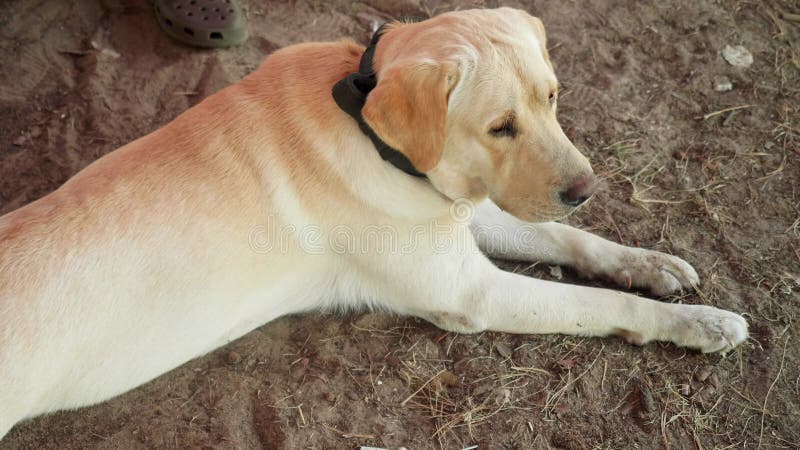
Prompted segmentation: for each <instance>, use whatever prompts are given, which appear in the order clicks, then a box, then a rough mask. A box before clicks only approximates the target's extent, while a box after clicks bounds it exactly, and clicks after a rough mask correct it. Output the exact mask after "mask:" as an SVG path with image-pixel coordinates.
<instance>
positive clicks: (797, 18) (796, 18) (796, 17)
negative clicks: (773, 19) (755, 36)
mask: <svg viewBox="0 0 800 450" xmlns="http://www.w3.org/2000/svg"><path fill="white" fill-rule="evenodd" d="M781 19H783V20H788V21H790V22H800V14H792V13H787V12H785V13H781Z"/></svg>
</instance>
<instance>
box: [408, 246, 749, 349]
mask: <svg viewBox="0 0 800 450" xmlns="http://www.w3.org/2000/svg"><path fill="white" fill-rule="evenodd" d="M476 257H478V256H477V255H476ZM463 267H465V268H467V267H470V265H469V264H467V265H464V266H463ZM472 267H475V265H472ZM489 267H490V266H489V265H484V266H482V269H481V272H482V273H480V274H478V273H466V272H469V270H466V271H464V272H462V273H461V276H462V277H464V281H465V286H468V288H467V289H466V290H462V292H461V293H459V294H458V295H460V298H455V299H453V298H452V297H450V298H445V297H443V298H440V299H436V298H431V297H428V300H427V303H425V308H426V309H427V311H425V312H423V313H422V314H419V312H421V311H419V310H418V311H417V312H418V315H421V316H422V317H423V318H425V319H427V320H430V321H431V322H433V323H435V324H436V325H438V326H439V327H441V328H444V329H448V330H452V331H458V332H477V331H481V330H493V331H503V332H509V333H536V334H539V333H541V334H544V333H559V334H572V335H584V336H607V335H618V336H622V337H624V338H625V339H626V340H628V341H629V342H633V343H636V344H639V345H641V344H644V343H647V342H650V341H668V342H672V343H674V344H677V345H679V346H683V347H690V348H694V349H698V350H701V351H703V352H725V351H728V350H730V349H732V348H733V347H735V346H737V345H738V344H740V343H741V342H743V341H744V340H745V339H746V338H747V323H746V322H745V320H744V319H743V318H742V317H741V316H739V315H737V314H734V313H732V312H728V311H724V310H721V309H718V308H714V307H710V306H703V305H682V304H671V303H662V302H658V301H655V300H650V299H645V298H641V297H637V296H635V295H632V294H627V293H623V292H618V291H612V290H608V289H598V288H591V287H585V286H576V285H568V284H562V283H555V282H551V281H545V280H538V279H535V278H530V277H526V276H524V275H519V274H515V273H510V272H505V271H502V270H500V269H497V268H493V269H489ZM491 267H494V266H491ZM432 271H433V269H432ZM467 280H470V281H472V280H474V281H476V282H467ZM440 300H441V301H440Z"/></svg>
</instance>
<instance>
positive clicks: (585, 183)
mask: <svg viewBox="0 0 800 450" xmlns="http://www.w3.org/2000/svg"><path fill="white" fill-rule="evenodd" d="M596 188H597V177H595V176H594V174H592V173H591V172H586V173H584V174H583V175H581V177H580V178H579V179H578V181H576V182H575V183H573V184H572V186H570V187H568V188H567V189H566V190H564V191H561V192H560V193H559V194H558V195H559V198H560V199H561V202H562V203H564V204H565V205H568V206H572V207H576V206H580V205H581V204H583V203H584V202H585V201H586V200H589V197H591V196H592V194H594V191H595V190H596Z"/></svg>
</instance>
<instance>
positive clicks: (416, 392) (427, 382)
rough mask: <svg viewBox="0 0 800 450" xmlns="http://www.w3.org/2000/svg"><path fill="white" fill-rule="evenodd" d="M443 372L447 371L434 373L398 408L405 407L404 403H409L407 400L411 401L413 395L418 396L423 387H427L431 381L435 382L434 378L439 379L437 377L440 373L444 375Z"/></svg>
mask: <svg viewBox="0 0 800 450" xmlns="http://www.w3.org/2000/svg"><path fill="white" fill-rule="evenodd" d="M445 370H447V369H442V370H440V371H438V372H436V375H434V376H432V377H431V378H430V379H429V380H428V381H426V382H425V383H423V384H422V386H420V387H419V389H417V390H416V391H414V393H413V394H411V395H409V396H408V397H407V398H406V399H405V400H403V401H402V402H400V406H406V403H408V401H409V400H411V399H412V398H414V396H415V395H417V394H419V393H420V391H422V390H423V389H424V388H425V386H427V385H429V384H430V382H431V381H433V380H435V379H436V378H438V377H439V375H441V374H442V373H444V371H445Z"/></svg>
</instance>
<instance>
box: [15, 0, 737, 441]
mask: <svg viewBox="0 0 800 450" xmlns="http://www.w3.org/2000/svg"><path fill="white" fill-rule="evenodd" d="M463 30H469V33H468V34H467V35H464V34H463V33H462V32H461V31H463ZM433 38H435V39H433ZM544 39H545V38H544V30H543V28H542V27H541V22H539V21H538V19H535V18H532V17H530V16H528V15H527V14H526V13H523V12H519V11H515V10H511V9H501V10H491V11H464V12H458V13H451V14H445V15H442V16H439V17H437V18H435V19H431V20H429V21H426V22H422V23H420V24H408V25H397V26H395V27H393V28H392V29H391V30H390V31H389V32H387V34H386V36H385V37H384V38H383V40H382V41H381V42H382V43H381V44H380V45H379V47H378V54H377V55H376V67H377V68H378V71H379V72H378V78H379V80H380V81H379V88H380V89H381V91H380V92H379V93H377V94H375V96H374V97H373V96H372V95H371V98H370V100H369V101H368V107H369V110H368V112H369V114H366V112H365V115H368V119H369V120H370V121H371V124H372V125H373V126H374V128H375V129H376V130H379V134H381V135H382V136H384V137H386V139H387V140H393V141H394V142H397V145H398V146H400V147H401V150H402V151H404V152H406V153H407V154H409V155H410V156H411V157H412V159H413V160H414V161H415V163H417V164H421V165H429V166H430V168H429V170H428V175H429V177H430V179H431V181H432V185H431V184H430V183H428V182H426V181H424V180H419V179H415V178H412V177H410V176H408V175H406V174H405V173H402V172H400V171H399V170H397V169H396V168H394V167H392V166H390V165H388V164H387V163H385V162H384V161H383V160H381V159H380V157H379V156H378V154H377V153H376V151H375V150H374V148H373V146H372V144H371V142H370V141H369V139H367V137H365V136H364V135H363V134H362V133H361V132H360V131H359V129H358V127H357V126H356V123H355V122H354V121H353V120H352V119H351V118H350V117H349V116H347V115H346V114H344V113H343V112H341V111H340V110H339V109H338V108H337V107H336V105H335V104H334V103H333V101H332V99H331V98H330V89H331V87H332V85H333V84H334V83H335V82H336V81H338V80H339V79H340V78H342V77H343V76H344V75H346V74H348V73H350V72H353V71H355V70H356V67H357V65H358V60H359V58H360V55H361V52H363V47H360V46H358V45H356V44H353V43H350V42H339V43H323V44H304V45H299V46H293V47H289V48H286V49H283V50H280V51H278V52H276V53H275V54H273V55H272V56H270V57H269V58H268V59H267V61H266V62H265V63H264V65H263V66H262V67H261V68H260V69H258V70H257V71H256V72H254V73H253V74H252V75H250V76H249V77H247V78H246V79H245V80H243V81H241V82H240V83H237V84H235V85H233V86H231V87H229V88H227V89H225V90H223V91H221V92H219V93H217V94H215V95H213V96H211V97H209V98H208V99H206V100H205V101H204V102H202V103H201V104H199V105H197V106H196V107H194V108H192V109H190V110H189V111H187V112H186V113H184V114H183V115H181V116H180V117H178V118H177V119H176V120H174V121H173V122H171V123H169V124H167V125H166V126H165V127H163V128H161V129H159V130H158V131H156V132H154V133H152V134H150V135H148V136H145V137H143V138H141V139H139V140H136V141H134V142H132V143H130V144H128V145H126V146H124V147H122V148H120V149H119V150H117V151H115V152H112V153H110V154H109V155H107V156H105V157H103V158H101V159H100V160H98V161H97V162H95V163H94V164H92V165H91V166H89V167H87V168H86V169H85V170H83V171H82V172H80V173H79V174H77V175H75V176H74V177H73V178H72V179H71V180H69V181H68V182H67V183H66V184H65V185H64V186H62V187H61V188H59V189H58V190H56V191H55V192H53V193H51V194H50V195H48V196H46V197H44V198H42V199H40V200H37V201H35V202H33V203H31V204H30V205H27V206H25V207H23V208H21V209H19V210H17V211H14V212H11V213H10V214H7V215H5V216H3V217H2V218H0V437H2V436H3V435H4V434H6V432H7V431H8V430H9V429H10V428H11V427H12V426H14V424H16V423H17V422H19V421H21V420H24V419H26V418H30V417H34V416H37V415H40V414H44V413H48V412H51V411H56V410H61V409H68V408H78V407H81V406H86V405H91V404H93V403H97V402H101V401H104V400H106V399H109V398H111V397H114V396H116V395H119V394H121V393H123V392H125V391H127V390H129V389H131V388H134V387H136V386H138V385H140V384H142V383H145V382H147V381H148V380H151V379H153V378H154V377H157V376H159V375H161V374H163V373H165V372H167V371H169V370H171V369H173V368H175V367H177V366H179V365H180V364H183V363H184V362H186V361H188V360H190V359H192V358H195V357H197V356H200V355H202V354H204V353H206V352H208V351H210V350H212V349H214V348H217V347H219V346H221V345H224V344H225V343H227V342H230V341H231V340H233V339H236V338H238V337H239V336H242V335H243V334H245V333H247V332H248V331H250V330H252V329H254V328H256V327H258V326H260V325H262V324H265V323H267V322H269V321H271V320H273V319H275V318H277V317H280V316H282V315H285V314H290V313H297V312H301V311H311V310H317V309H321V308H329V309H339V308H351V307H378V308H382V309H385V310H389V311H393V312H396V313H399V314H408V315H414V316H418V317H422V318H425V319H427V320H429V321H431V322H433V323H435V324H436V325H438V326H440V327H442V328H444V329H447V330H453V331H458V332H465V333H473V332H478V331H482V330H497V331H506V332H511V333H568V334H580V335H586V336H605V335H609V334H618V335H623V336H625V337H626V338H628V339H629V340H632V341H635V342H637V343H639V344H643V343H646V342H650V341H653V340H662V341H668V342H673V343H675V344H677V345H681V346H687V347H692V348H696V349H699V350H701V351H704V352H718V351H727V350H730V349H731V348H733V347H735V346H736V345H737V344H739V343H740V342H742V341H744V340H745V338H746V337H747V325H746V323H745V321H744V320H743V319H742V318H741V317H740V316H738V315H736V314H734V313H730V312H727V311H723V310H720V309H716V308H714V307H710V306H694V305H692V306H690V305H681V304H668V303H661V302H657V301H654V300H648V299H645V298H640V297H637V296H634V295H632V294H628V293H622V292H616V291H612V290H606V289H596V288H590V287H582V286H573V285H567V284H560V283H554V282H549V281H542V280H537V279H533V278H529V277H526V276H522V275H518V274H514V273H508V272H504V271H502V270H500V269H498V268H497V267H495V266H494V265H493V264H492V263H491V262H490V260H489V259H488V258H487V257H486V256H485V254H486V253H488V254H489V255H490V256H495V257H498V258H513V259H519V260H531V261H532V260H542V261H546V262H549V263H554V264H563V265H568V266H572V267H575V268H576V269H577V270H578V271H579V272H581V273H583V274H585V275H587V276H599V277H606V278H610V279H612V280H615V281H617V282H619V283H621V284H627V283H632V284H633V285H635V286H637V287H641V288H645V289H651V290H652V291H654V292H655V293H657V294H665V293H669V292H672V291H675V290H677V289H680V288H681V287H687V288H688V287H691V286H692V285H694V284H696V283H698V278H697V275H696V273H695V271H694V270H693V269H692V268H691V266H690V265H689V264H687V263H686V262H684V261H683V260H681V259H679V258H677V257H674V256H669V255H665V254H661V253H656V252H651V251H647V250H641V249H634V248H627V247H623V246H620V245H617V244H614V243H611V242H608V241H606V240H603V239H601V238H598V237H595V236H592V235H590V234H588V233H585V232H582V231H579V230H576V229H574V228H571V227H568V226H566V225H561V224H558V223H538V224H532V223H527V222H523V220H535V221H545V222H546V221H547V220H554V219H557V218H559V217H563V216H564V215H566V214H568V213H569V212H571V209H570V208H568V207H565V206H564V205H562V204H561V203H559V200H558V195H557V193H558V192H559V191H560V190H562V189H564V188H565V187H566V186H568V185H569V183H571V182H572V180H574V179H576V177H577V176H579V175H580V174H591V169H590V167H589V164H588V161H587V160H586V158H584V157H583V156H582V155H581V154H580V153H579V152H578V151H577V149H575V148H574V146H572V144H571V143H570V142H569V140H568V139H567V138H566V137H565V136H564V134H563V132H561V128H560V127H559V126H558V123H557V121H556V120H555V99H554V96H555V95H556V94H557V82H556V80H555V76H554V74H553V72H552V68H551V67H550V63H549V59H548V57H547V54H546V50H545V45H544ZM415 64H416V65H415ZM423 66H424V67H423ZM420 67H422V68H420ZM408 71H412V72H413V71H419V72H414V73H409V72H408ZM428 77H436V78H428ZM382 83H383V84H382ZM391 83H394V85H392V84H391ZM404 83H416V85H417V86H423V87H425V89H428V88H430V89H443V91H440V92H438V93H437V94H435V95H434V94H431V96H430V102H432V103H431V104H430V105H429V108H428V109H425V110H424V111H423V110H422V109H420V108H418V107H415V105H414V104H410V106H409V105H406V106H408V108H409V109H408V110H407V111H405V110H403V111H401V110H399V109H397V108H401V106H402V105H401V103H402V102H410V101H411V100H409V98H410V97H404V94H403V93H402V92H403V91H402V89H403V86H404V85H405V84H404ZM438 83H442V84H438ZM393 86H394V87H393ZM431 86H432V87H431ZM425 97H426V96H421V99H420V101H428V100H425ZM437 99H440V100H441V102H444V103H436V102H437V101H438V100H437ZM417 106H418V105H417ZM365 111H366V110H365ZM401 112H402V114H401ZM509 112H513V113H514V115H515V117H516V121H517V126H518V127H519V134H518V135H517V137H515V138H513V139H510V138H509V139H506V138H504V139H506V140H502V139H500V138H495V137H492V136H490V135H488V134H487V130H489V129H490V127H491V126H495V127H496V123H497V121H498V120H499V121H500V123H501V124H502V121H503V120H504V117H505V116H504V115H506V114H508V113H509ZM422 113H424V114H425V116H424V117H422V116H417V115H418V114H422ZM398 114H399V115H398ZM387 115H388V116H387ZM393 115H394V116H393ZM386 117H391V120H401V121H404V122H408V124H409V127H411V128H412V129H409V128H408V127H398V126H397V125H398V124H397V123H394V125H393V124H392V123H390V122H391V120H389V121H388V122H385V120H388V119H386ZM434 123H440V124H442V126H443V127H445V128H444V129H441V130H440V129H427V128H426V127H433V126H434V125H433V124H434ZM493 124H495V125H493ZM423 132H424V133H426V134H425V136H430V139H429V140H420V139H416V140H415V139H414V137H415V135H414V134H413V133H423ZM404 133H405V134H404ZM409 133H411V134H409ZM426 139H427V138H426ZM434 141H436V142H440V144H441V145H438V146H432V147H431V148H427V147H425V146H428V145H431V142H434ZM411 142H413V143H414V145H418V146H420V147H415V148H414V149H412V148H405V147H404V146H406V145H407V143H411ZM414 152H417V153H414ZM495 202H496V203H497V204H501V205H502V206H503V208H504V209H506V210H508V211H510V212H512V213H514V214H515V215H516V216H517V217H519V218H516V217H513V216H511V215H510V214H508V213H506V212H503V211H501V210H500V208H499V207H497V206H496V205H495ZM470 204H474V205H477V207H476V208H474V209H470V206H469V205H470ZM365 236H366V237H365ZM369 236H373V237H374V238H369ZM382 243H383V244H382ZM384 244H385V245H384Z"/></svg>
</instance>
